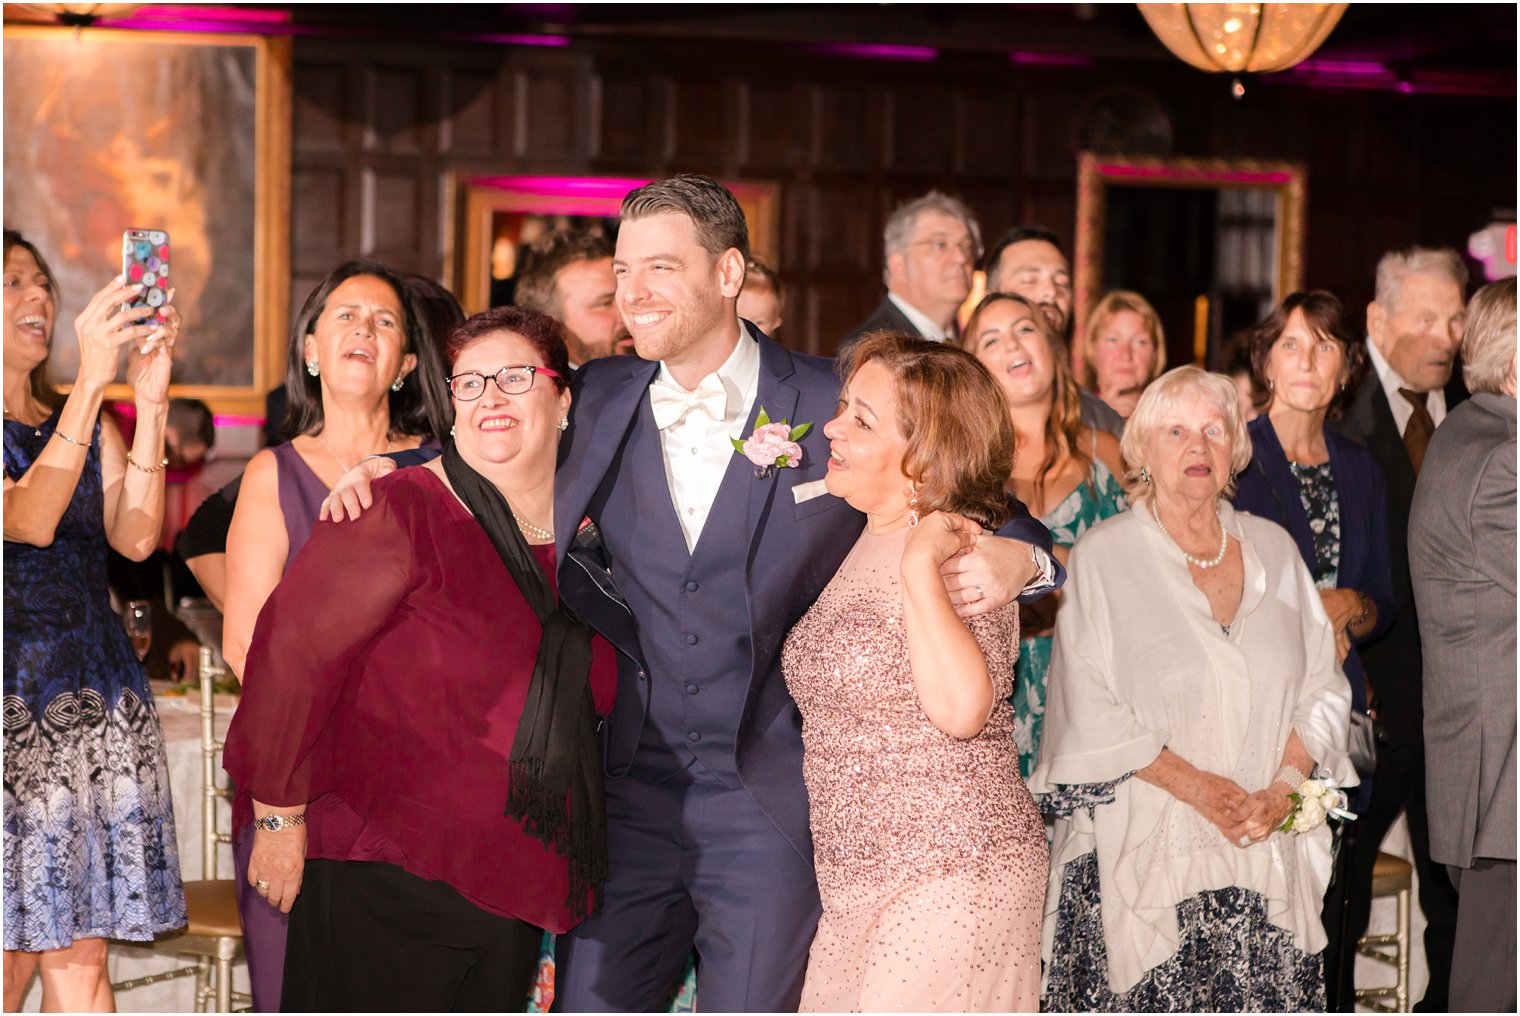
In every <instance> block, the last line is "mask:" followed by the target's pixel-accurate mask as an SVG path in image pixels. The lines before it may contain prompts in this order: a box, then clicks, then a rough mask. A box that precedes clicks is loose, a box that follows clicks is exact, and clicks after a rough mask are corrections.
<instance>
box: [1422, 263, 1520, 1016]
mask: <svg viewBox="0 0 1520 1016" xmlns="http://www.w3.org/2000/svg"><path fill="white" fill-rule="evenodd" d="M1462 370H1463V375H1464V377H1465V379H1466V381H1467V387H1468V388H1470V389H1471V390H1472V393H1473V395H1472V398H1471V399H1469V400H1468V401H1467V402H1464V403H1462V404H1461V405H1460V406H1458V407H1456V408H1455V409H1453V410H1452V411H1451V413H1450V414H1448V415H1447V417H1446V422H1444V423H1442V424H1441V426H1440V427H1439V428H1438V429H1437V430H1436V433H1435V436H1434V437H1433V438H1431V441H1430V448H1429V451H1428V454H1427V455H1426V459H1425V467H1424V468H1423V469H1422V470H1421V471H1420V479H1419V482H1418V483H1417V484H1416V486H1415V492H1414V504H1413V505H1412V506H1411V508H1410V510H1409V571H1410V577H1411V578H1412V579H1413V581H1414V596H1415V601H1416V603H1417V604H1418V606H1419V611H1420V638H1421V642H1422V644H1423V646H1424V651H1425V657H1424V662H1425V696H1424V699H1425V760H1426V762H1425V764H1426V785H1425V794H1426V801H1427V802H1428V806H1429V811H1430V856H1431V858H1432V859H1434V860H1435V861H1437V862H1438V863H1441V864H1446V865H1449V866H1450V871H1451V875H1452V881H1453V883H1455V884H1456V887H1457V892H1458V894H1459V895H1458V900H1457V932H1456V946H1455V949H1454V950H1453V953H1452V962H1451V995H1450V1004H1451V1009H1452V1011H1453V1012H1514V1011H1515V1003H1516V999H1515V817H1516V816H1515V793H1516V784H1515V609H1516V603H1515V280H1514V279H1506V280H1504V281H1503V282H1495V283H1491V284H1489V285H1487V286H1484V287H1483V288H1482V289H1480V290H1479V291H1478V293H1477V295H1476V296H1474V297H1473V299H1472V303H1471V304H1469V306H1468V314H1467V334H1466V335H1465V336H1464V337H1463V339H1462Z"/></svg>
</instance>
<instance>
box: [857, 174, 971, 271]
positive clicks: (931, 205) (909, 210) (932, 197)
mask: <svg viewBox="0 0 1520 1016" xmlns="http://www.w3.org/2000/svg"><path fill="white" fill-rule="evenodd" d="M925 212H940V213H941V214H943V215H948V216H950V217H951V218H953V219H960V220H961V222H962V224H964V225H965V227H966V232H968V233H970V234H971V245H972V246H973V247H975V248H976V250H981V249H982V227H981V226H979V225H977V222H976V216H974V215H972V214H971V209H969V208H967V207H966V205H965V203H963V202H962V201H960V200H959V199H958V198H953V197H951V196H950V195H948V194H945V193H943V192H942V191H937V190H932V191H930V192H929V193H927V194H925V195H923V196H922V197H917V198H914V199H913V200H911V201H905V202H903V203H902V204H900V205H898V206H897V207H896V208H894V209H893V210H892V214H891V215H889V216H887V225H886V227H885V228H884V229H883V230H882V231H881V239H882V256H881V279H882V281H883V282H885V283H887V284H888V285H891V283H892V280H891V278H890V277H889V276H888V275H887V261H888V260H889V259H890V258H891V257H892V255H893V254H901V253H902V252H903V251H905V250H907V249H908V244H910V243H912V242H913V226H914V224H915V223H917V221H918V217H919V216H920V215H922V214H924V213H925ZM974 254H975V252H973V257H972V258H971V262H972V264H975V263H976V257H975V256H974Z"/></svg>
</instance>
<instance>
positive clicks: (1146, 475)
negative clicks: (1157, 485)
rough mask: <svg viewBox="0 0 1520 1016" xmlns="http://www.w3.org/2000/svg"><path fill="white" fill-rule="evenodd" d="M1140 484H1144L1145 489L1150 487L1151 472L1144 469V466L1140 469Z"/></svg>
mask: <svg viewBox="0 0 1520 1016" xmlns="http://www.w3.org/2000/svg"><path fill="white" fill-rule="evenodd" d="M1140 482H1141V483H1143V484H1145V485H1146V486H1147V487H1149V486H1150V485H1151V471H1150V470H1149V469H1146V468H1145V467H1144V466H1141V467H1140Z"/></svg>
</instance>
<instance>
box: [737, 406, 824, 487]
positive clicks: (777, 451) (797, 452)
mask: <svg viewBox="0 0 1520 1016" xmlns="http://www.w3.org/2000/svg"><path fill="white" fill-rule="evenodd" d="M812 429H813V425H812V424H811V423H803V424H798V425H797V426H795V427H793V426H791V425H789V424H788V423H787V422H786V421H785V420H782V421H781V422H779V423H772V422H771V418H770V417H769V416H768V415H766V412H765V407H764V406H761V407H760V415H758V416H756V417H755V430H754V433H752V434H750V436H749V437H747V438H745V439H744V440H742V441H741V440H739V439H738V438H736V437H735V438H729V441H730V442H731V443H732V444H733V446H734V451H736V452H738V453H739V454H740V455H743V456H744V457H745V458H746V459H749V460H750V461H751V462H753V463H754V464H755V476H757V477H759V478H760V479H762V480H763V479H765V478H766V477H767V476H769V475H771V470H772V469H775V468H782V469H796V468H797V467H798V466H800V465H802V446H801V445H799V444H798V443H797V442H798V441H799V440H801V438H802V435H804V434H806V433H807V432H808V431H810V430H812Z"/></svg>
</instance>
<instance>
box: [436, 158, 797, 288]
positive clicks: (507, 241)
mask: <svg viewBox="0 0 1520 1016" xmlns="http://www.w3.org/2000/svg"><path fill="white" fill-rule="evenodd" d="M648 182H649V180H648V179H636V180H635V179H621V178H616V177H591V176H586V177H580V176H576V177H571V176H553V177H550V176H484V175H464V174H457V175H455V176H453V177H451V178H450V181H449V186H450V190H451V191H452V198H453V206H454V208H455V210H456V215H455V220H454V236H453V237H452V240H453V242H452V243H450V244H448V245H447V249H448V250H449V251H451V252H452V253H451V257H450V260H449V263H448V264H447V265H446V267H445V273H444V274H445V277H446V278H447V279H448V280H449V281H450V283H451V285H452V287H453V290H454V292H455V293H456V294H457V295H458V297H459V302H460V303H461V304H462V305H463V306H464V309H465V312H466V313H468V314H475V313H478V312H479V311H483V310H486V309H488V308H491V307H495V306H499V305H501V304H504V303H511V302H512V292H513V288H514V285H515V282H516V274H517V262H518V258H519V256H520V255H521V253H522V252H523V251H524V250H526V249H527V248H528V247H530V246H532V244H533V243H534V242H535V241H536V240H537V239H538V238H540V237H542V236H543V235H544V234H546V233H549V232H553V231H556V230H561V229H576V230H589V231H592V232H599V233H601V234H602V235H604V236H606V237H607V239H608V240H610V241H613V242H614V243H615V242H616V240H617V225H618V211H619V209H620V208H621V207H622V204H623V196H624V195H625V194H627V193H628V192H629V191H631V190H633V189H634V188H636V187H642V186H643V185H644V184H646V183H648ZM724 186H726V187H727V188H728V189H729V190H731V191H733V194H734V197H736V198H737V199H738V200H739V207H740V208H742V209H743V210H744V220H745V223H746V224H747V225H748V226H749V244H750V250H751V252H752V253H754V254H758V255H760V256H761V257H762V258H765V260H766V261H768V262H769V263H770V265H771V266H772V267H773V268H774V267H777V265H776V256H775V255H776V252H777V247H778V246H779V235H780V234H779V230H780V224H779V218H780V211H781V188H780V186H779V185H777V184H770V183H735V182H730V181H724Z"/></svg>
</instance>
